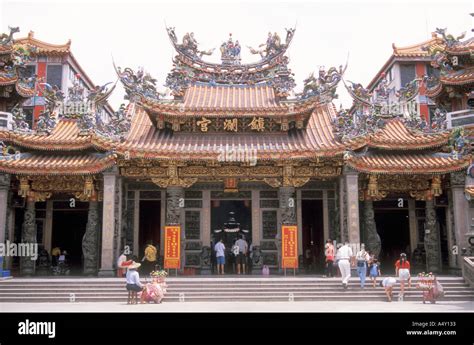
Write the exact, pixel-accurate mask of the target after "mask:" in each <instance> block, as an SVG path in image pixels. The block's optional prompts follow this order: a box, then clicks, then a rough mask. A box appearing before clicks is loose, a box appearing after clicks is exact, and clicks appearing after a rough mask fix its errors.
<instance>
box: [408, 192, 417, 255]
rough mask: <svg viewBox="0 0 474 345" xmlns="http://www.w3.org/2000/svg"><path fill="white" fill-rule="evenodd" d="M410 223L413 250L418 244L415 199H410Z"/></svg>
mask: <svg viewBox="0 0 474 345" xmlns="http://www.w3.org/2000/svg"><path fill="white" fill-rule="evenodd" d="M408 224H409V228H410V250H411V253H407V254H409V255H411V254H413V251H414V250H415V249H416V247H417V246H418V222H417V219H416V201H415V200H414V199H408Z"/></svg>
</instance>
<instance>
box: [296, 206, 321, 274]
mask: <svg viewBox="0 0 474 345" xmlns="http://www.w3.org/2000/svg"><path fill="white" fill-rule="evenodd" d="M301 211H302V218H303V229H302V235H303V253H302V254H303V258H304V268H305V272H306V273H323V272H324V240H325V239H324V223H323V201H322V200H302V210H301Z"/></svg>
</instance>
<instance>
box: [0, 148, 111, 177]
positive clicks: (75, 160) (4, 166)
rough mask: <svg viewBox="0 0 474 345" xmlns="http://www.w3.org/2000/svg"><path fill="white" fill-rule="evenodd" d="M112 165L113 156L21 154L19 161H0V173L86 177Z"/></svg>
mask: <svg viewBox="0 0 474 345" xmlns="http://www.w3.org/2000/svg"><path fill="white" fill-rule="evenodd" d="M114 164H115V155H113V154H97V153H95V154H91V153H85V154H79V155H77V154H68V155H67V156H65V155H58V154H54V155H49V154H36V153H34V154H33V153H23V154H22V155H21V158H19V159H2V160H0V171H2V172H5V173H9V174H17V175H43V174H48V175H84V174H85V175H87V174H97V173H99V172H102V171H104V170H106V169H108V168H110V167H111V166H112V165H114Z"/></svg>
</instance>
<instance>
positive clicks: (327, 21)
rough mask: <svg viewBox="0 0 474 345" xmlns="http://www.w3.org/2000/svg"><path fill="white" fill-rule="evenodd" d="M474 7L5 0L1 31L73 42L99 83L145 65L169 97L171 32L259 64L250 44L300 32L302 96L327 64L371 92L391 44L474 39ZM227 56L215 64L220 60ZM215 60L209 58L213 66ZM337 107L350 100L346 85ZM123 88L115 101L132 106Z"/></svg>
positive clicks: (0, 3)
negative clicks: (442, 32) (233, 49)
mask: <svg viewBox="0 0 474 345" xmlns="http://www.w3.org/2000/svg"><path fill="white" fill-rule="evenodd" d="M472 12H474V1H469V0H467V1H466V0H451V1H450V0H445V1H436V0H431V1H421V0H413V1H408V0H398V1H381V0H379V1H348V0H346V1H340V0H332V1H330V0H324V1H323V0H320V1H291V2H289V1H277V0H271V1H263V0H260V1H259V0H254V1H222V0H221V1H179V0H178V1H153V2H152V1H143V0H142V1H124V0H119V1H110V0H95V1H91V0H85V1H60V2H59V1H41V0H37V1H32V0H30V1H21V0H18V1H11V0H0V32H8V26H19V27H20V30H21V31H20V33H19V34H16V36H15V37H17V38H19V37H24V36H26V35H27V34H28V32H29V31H30V30H32V31H34V32H35V37H36V38H37V39H40V40H42V41H46V42H49V43H53V44H62V43H65V42H67V40H68V39H71V41H72V45H71V50H72V52H73V54H74V55H75V57H76V59H77V60H78V62H79V64H80V65H81V66H82V67H83V69H84V70H85V71H86V73H87V74H88V76H89V77H90V78H91V79H92V80H93V81H94V83H96V84H100V85H103V84H105V83H107V82H109V81H115V80H116V79H117V76H116V74H115V71H114V68H113V64H112V59H113V60H115V62H116V64H117V65H118V66H121V67H131V68H132V69H133V70H136V69H137V67H143V68H144V69H145V70H146V71H148V72H149V73H150V74H151V75H152V76H153V77H155V78H156V79H157V80H158V85H159V87H158V89H159V91H165V89H166V88H165V87H164V83H165V79H166V75H167V74H168V72H169V71H170V70H171V68H172V58H173V56H174V55H175V52H174V49H173V47H172V45H171V43H170V41H169V39H168V36H167V33H166V30H165V26H166V25H167V26H172V27H175V28H176V34H177V36H178V39H179V40H180V41H181V38H182V36H183V35H184V34H185V33H186V32H194V36H195V38H196V39H197V41H198V43H199V47H200V49H202V50H207V49H211V48H218V47H219V46H220V44H221V43H222V42H223V41H225V40H226V39H227V38H228V37H229V33H232V36H233V38H234V39H237V40H239V42H240V44H241V46H242V48H243V49H242V54H241V55H242V62H243V63H245V62H254V61H255V60H257V59H256V57H255V56H252V55H251V54H250V53H249V52H248V49H246V47H247V46H252V47H256V46H258V45H259V44H261V43H264V42H265V40H266V36H267V34H268V32H269V31H271V32H278V33H279V35H280V37H283V38H284V37H285V36H286V31H285V28H290V27H295V26H296V33H295V36H294V39H293V42H292V44H291V47H290V48H289V50H288V52H287V55H288V56H289V58H290V64H289V67H290V68H291V70H292V71H293V72H294V73H295V80H296V84H297V87H296V88H295V91H300V90H301V89H302V86H303V80H304V79H305V78H306V77H307V76H308V75H309V74H310V73H311V72H313V71H316V72H317V71H318V70H319V67H320V66H325V68H326V69H328V68H329V67H331V66H336V67H337V66H339V65H344V64H345V63H346V61H348V68H347V71H346V74H345V79H347V80H351V81H354V82H360V83H362V84H363V85H367V84H368V83H369V82H370V80H371V79H372V78H373V77H374V76H375V75H376V73H377V72H378V71H379V70H380V68H381V67H382V66H383V64H384V63H385V62H386V61H387V60H388V59H389V58H390V55H391V53H392V43H395V44H396V45H397V46H407V45H412V44H416V43H419V42H422V41H425V40H427V39H429V38H430V36H431V32H433V31H434V30H435V28H436V27H442V28H446V27H447V28H448V32H449V33H452V34H454V35H456V36H457V35H458V34H460V33H462V32H464V31H467V37H472V35H473V33H472V32H471V29H473V28H474V22H473V19H472V17H471V16H470V15H469V13H472ZM219 57H220V54H219V51H218V49H216V51H215V53H214V56H212V57H207V60H209V61H219ZM204 59H205V60H206V57H205V58H204ZM338 94H339V98H338V99H336V100H335V101H334V103H335V104H336V106H339V104H341V103H342V104H343V105H344V106H345V107H349V106H350V104H351V100H350V98H349V96H348V94H347V92H346V91H345V90H344V89H343V86H342V85H340V86H339V88H338ZM123 96H124V91H123V88H122V87H121V86H120V87H118V88H117V89H116V90H115V91H114V94H113V95H112V96H111V98H110V103H111V105H112V106H113V107H114V108H117V107H118V106H119V105H120V104H121V103H122V102H124V101H123Z"/></svg>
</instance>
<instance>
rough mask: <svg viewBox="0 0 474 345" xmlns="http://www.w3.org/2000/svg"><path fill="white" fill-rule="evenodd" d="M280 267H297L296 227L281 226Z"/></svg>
mask: <svg viewBox="0 0 474 345" xmlns="http://www.w3.org/2000/svg"><path fill="white" fill-rule="evenodd" d="M281 267H282V268H298V227H297V226H296V225H283V226H282V227H281Z"/></svg>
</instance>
